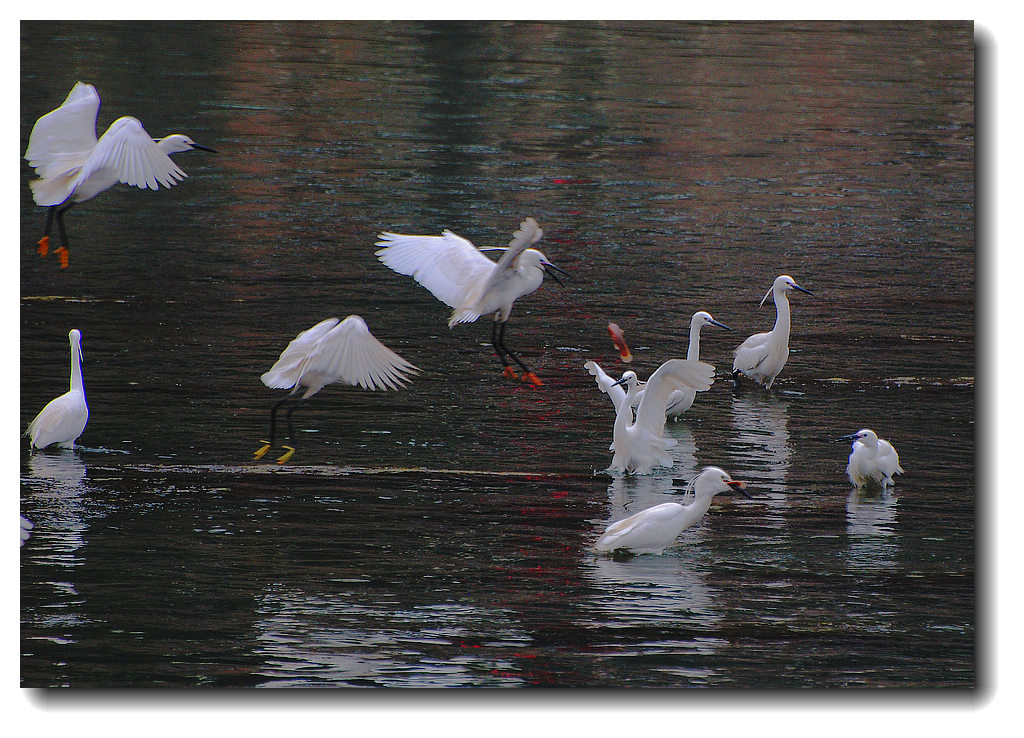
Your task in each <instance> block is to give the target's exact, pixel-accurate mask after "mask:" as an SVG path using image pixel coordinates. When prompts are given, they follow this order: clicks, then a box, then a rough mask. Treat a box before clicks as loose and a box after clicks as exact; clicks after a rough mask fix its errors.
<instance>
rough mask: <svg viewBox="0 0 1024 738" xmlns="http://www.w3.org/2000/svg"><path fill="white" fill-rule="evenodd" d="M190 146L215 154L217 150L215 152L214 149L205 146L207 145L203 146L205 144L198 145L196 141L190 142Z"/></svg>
mask: <svg viewBox="0 0 1024 738" xmlns="http://www.w3.org/2000/svg"><path fill="white" fill-rule="evenodd" d="M192 148H193V149H199V150H200V151H208V152H210V153H211V154H216V153H217V152H216V151H214V150H213V149H209V148H207V147H205V146H200V145H199V144H197V143H193V144H192Z"/></svg>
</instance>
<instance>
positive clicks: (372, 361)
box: [253, 315, 419, 464]
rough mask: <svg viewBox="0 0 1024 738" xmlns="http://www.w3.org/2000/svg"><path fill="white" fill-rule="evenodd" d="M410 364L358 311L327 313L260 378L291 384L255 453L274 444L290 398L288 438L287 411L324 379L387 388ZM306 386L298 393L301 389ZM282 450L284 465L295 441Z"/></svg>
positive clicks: (403, 380)
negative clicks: (377, 335) (378, 336)
mask: <svg viewBox="0 0 1024 738" xmlns="http://www.w3.org/2000/svg"><path fill="white" fill-rule="evenodd" d="M418 371H419V369H417V368H416V367H415V366H413V365H412V364H410V363H409V362H408V361H406V360H405V359H403V358H402V357H401V356H399V355H398V354H396V353H395V352H394V351H392V350H391V349H389V348H388V347H387V346H385V345H384V344H383V343H381V342H380V341H378V340H377V339H376V338H374V337H373V335H372V334H371V333H370V330H369V329H368V328H367V327H366V323H365V322H364V321H363V319H362V318H360V317H359V316H358V315H350V316H348V317H347V318H345V319H344V320H342V321H341V322H339V321H338V319H337V318H328V319H327V320H324V321H321V322H319V323H317V324H316V325H315V326H313V327H312V328H310V329H308V330H305V331H303V332H302V333H300V334H299V335H297V336H296V337H295V338H294V339H293V340H292V342H291V343H289V344H288V346H287V348H285V350H284V352H282V354H281V358H279V359H278V360H277V362H276V363H275V364H274V366H272V367H271V368H270V371H268V372H266V373H265V374H263V376H262V377H260V378H261V379H262V380H263V384H265V385H267V386H268V387H270V388H272V389H290V390H291V392H290V393H289V394H288V396H287V397H285V398H284V399H283V400H281V401H280V402H278V403H276V404H275V405H274V406H273V407H272V408H271V410H270V440H269V441H260V443H262V444H264V445H263V446H262V447H260V448H259V449H258V450H257V451H256V452H255V453H254V454H253V456H254V458H256V459H261V458H263V455H264V454H266V453H267V451H269V450H270V448H271V447H272V446H273V445H274V439H275V431H276V424H277V411H278V410H279V409H280V408H281V406H282V405H284V404H285V403H286V402H288V401H289V400H294V402H293V404H292V406H291V407H289V408H288V410H287V411H286V414H285V416H286V419H287V422H288V440H289V442H290V443H294V440H293V438H292V413H293V412H294V411H295V408H296V407H298V405H299V404H300V403H301V402H303V401H305V400H308V399H309V398H310V397H312V396H313V395H315V394H316V393H317V392H319V391H320V390H322V389H323V388H324V387H325V386H327V385H328V384H333V383H334V382H343V383H345V384H351V385H359V386H360V387H362V388H363V389H368V390H377V389H381V390H387V389H398V388H400V387H404V386H405V385H406V384H407V383H408V380H409V377H408V375H409V374H412V373H416V372H418ZM303 388H305V390H306V391H305V392H303V393H302V394H301V395H300V394H299V392H300V390H302V389H303ZM283 448H284V450H285V453H284V455H282V456H281V457H280V458H278V460H277V463H278V464H283V463H284V462H286V461H288V459H290V458H291V457H292V454H294V453H295V447H294V446H284V447H283Z"/></svg>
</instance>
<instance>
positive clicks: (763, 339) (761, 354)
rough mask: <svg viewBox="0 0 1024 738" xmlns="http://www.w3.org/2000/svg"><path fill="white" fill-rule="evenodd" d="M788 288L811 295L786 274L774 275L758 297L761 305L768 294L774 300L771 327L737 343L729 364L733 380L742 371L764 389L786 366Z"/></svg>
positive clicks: (768, 387)
mask: <svg viewBox="0 0 1024 738" xmlns="http://www.w3.org/2000/svg"><path fill="white" fill-rule="evenodd" d="M790 290H797V291H798V292H803V293H805V294H808V295H813V294H814V293H813V292H811V291H810V290H805V289H804V288H803V287H801V286H800V285H798V284H797V283H796V282H795V281H794V280H793V278H792V277H790V276H788V275H786V274H782V275H780V276H778V277H776V278H775V282H773V283H772V287H771V289H770V290H768V292H766V293H765V296H764V297H762V298H761V305H764V303H765V301H766V300H767V299H768V296H769V295H771V296H772V297H773V298H774V300H775V327H774V328H772V329H771V330H770V331H768V332H767V333H757V334H755V335H753V336H751V337H750V338H748V339H747V340H746V341H744V342H743V343H741V344H740V345H739V348H737V349H736V358H735V360H734V361H733V363H732V376H733V379H734V380H736V381H739V376H740V375H741V374H742V375H743V376H745V377H747V378H749V379H752V380H754V381H755V382H757V383H758V384H762V385H764V387H765V389H771V386H772V382H774V381H775V378H776V377H777V376H779V372H781V371H782V367H784V366H785V365H786V359H788V358H789V328H790V316H789V298H788V297H787V296H786V293H787V292H789V291H790Z"/></svg>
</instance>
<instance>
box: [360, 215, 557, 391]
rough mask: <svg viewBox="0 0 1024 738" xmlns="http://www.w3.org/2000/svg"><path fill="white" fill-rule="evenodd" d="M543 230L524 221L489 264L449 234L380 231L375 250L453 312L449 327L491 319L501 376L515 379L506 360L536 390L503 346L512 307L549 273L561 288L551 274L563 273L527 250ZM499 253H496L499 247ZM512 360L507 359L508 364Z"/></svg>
mask: <svg viewBox="0 0 1024 738" xmlns="http://www.w3.org/2000/svg"><path fill="white" fill-rule="evenodd" d="M543 235H544V232H543V231H542V230H541V229H540V228H539V227H538V226H537V221H535V220H534V219H533V218H527V219H526V220H524V221H523V222H522V223H520V224H519V230H517V231H516V232H515V234H514V235H513V237H512V241H511V242H510V243H509V245H508V246H507V247H503V248H504V251H505V253H504V254H502V255H501V258H500V259H498V261H497V262H494V261H491V260H490V259H488V258H487V257H486V256H484V254H483V253H482V252H481V250H480V249H478V248H477V247H476V246H474V245H473V244H472V243H470V242H469V241H468V240H467V239H465V238H462V237H461V236H457V235H455V234H454V233H452V232H451V231H449V230H445V231H442V232H441V235H440V236H404V235H401V234H399V233H387V232H384V233H381V234H379V236H378V238H380V240H379V241H377V243H376V244H375V245H376V246H382V247H383V248H381V249H379V250H377V251H376V252H374V253H375V254H376V255H377V257H378V258H379V259H380V260H381V262H383V263H384V264H385V265H386V266H388V267H390V268H391V269H393V270H395V271H396V272H398V273H399V274H404V275H407V276H411V277H413V278H414V279H415V280H416V281H417V282H419V283H420V284H421V285H423V286H424V287H426V288H427V289H428V290H430V292H431V293H432V294H433V295H434V297H436V298H437V299H438V300H440V301H441V302H443V303H445V304H446V305H448V306H449V307H451V308H452V314H451V317H450V318H449V319H448V327H449V328H451V327H452V326H454V325H455V324H457V323H472V322H474V321H475V320H476V319H477V318H479V317H480V316H482V315H491V314H493V315H494V323H493V324H492V325H491V344H492V345H493V346H494V350H495V352H496V353H497V354H498V358H499V359H500V360H501V363H502V366H503V367H504V371H505V376H509V377H514V376H516V373H515V369H514V368H513V367H512V364H511V362H512V361H514V362H515V363H516V364H518V365H519V368H520V369H522V370H523V379H525V380H529V381H531V382H533V384H535V385H537V386H540V385H542V384H543V382H541V381H540V378H539V377H537V375H536V374H534V373H533V372H532V371H531V370H530V368H529V367H527V366H526V364H524V363H523V362H522V360H521V359H520V358H519V357H518V356H517V355H516V354H515V352H513V351H512V350H511V349H510V348H509V347H508V346H506V345H505V324H506V323H507V322H508V316H509V313H511V312H512V304H513V303H514V302H515V301H516V300H518V299H519V298H520V297H522V296H523V295H528V294H530V293H531V292H533V291H534V290H536V289H537V288H538V287H540V285H541V283H542V282H543V281H544V274H545V273H546V274H548V275H549V276H550V277H551V278H552V279H554V280H555V281H556V282H558V283H559V284H562V282H561V280H559V279H558V277H557V276H555V274H554V273H553V272H552V271H550V270H552V269H553V270H555V271H558V272H561V273H563V274H565V270H563V269H559V268H558V267H556V266H555V265H554V264H552V263H551V262H550V261H548V260H547V257H546V256H544V254H542V253H541V252H540V251H538V250H537V249H532V248H529V247H530V246H532V245H533V244H535V243H537V241H539V240H540V239H541V236H543ZM498 250H500V249H498ZM510 360H511V361H510Z"/></svg>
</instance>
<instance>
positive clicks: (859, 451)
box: [836, 428, 903, 489]
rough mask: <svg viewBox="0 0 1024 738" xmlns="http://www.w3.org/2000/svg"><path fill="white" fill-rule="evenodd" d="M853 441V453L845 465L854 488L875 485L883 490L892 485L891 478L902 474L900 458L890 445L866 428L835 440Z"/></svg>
mask: <svg viewBox="0 0 1024 738" xmlns="http://www.w3.org/2000/svg"><path fill="white" fill-rule="evenodd" d="M851 439H852V440H853V451H852V452H851V453H850V463H849V464H847V465H846V474H847V476H849V477H850V481H851V482H852V483H853V485H854V486H855V487H867V486H869V485H875V486H879V487H882V488H883V489H885V487H886V486H887V485H890V484H894V482H893V476H894V475H896V474H902V473H903V467H901V466H900V457H899V454H897V453H896V449H894V448H893V447H892V444H891V443H889V442H888V441H886V440H885V439H883V438H879V437H878V435H877V434H876V433H875V432H874V431H873V430H869V429H867V428H863V429H862V430H859V431H857V432H856V433H853V434H852V435H849V436H842V437H841V438H837V439H836V440H837V441H849V440H851Z"/></svg>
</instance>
